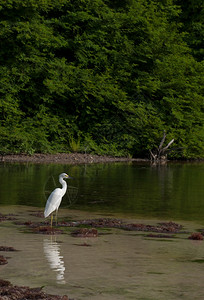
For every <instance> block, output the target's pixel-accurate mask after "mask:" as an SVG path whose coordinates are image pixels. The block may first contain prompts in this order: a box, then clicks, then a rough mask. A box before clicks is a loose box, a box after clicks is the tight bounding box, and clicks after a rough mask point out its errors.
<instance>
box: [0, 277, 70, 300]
mask: <svg viewBox="0 0 204 300" xmlns="http://www.w3.org/2000/svg"><path fill="white" fill-rule="evenodd" d="M0 299H2V300H22V299H26V300H31V299H39V300H40V299H45V300H71V299H70V298H68V296H66V295H64V296H57V295H50V294H46V293H44V292H43V291H42V288H29V287H27V286H16V285H12V284H11V283H10V282H9V281H7V280H2V279H0ZM72 300H73V299H72Z"/></svg>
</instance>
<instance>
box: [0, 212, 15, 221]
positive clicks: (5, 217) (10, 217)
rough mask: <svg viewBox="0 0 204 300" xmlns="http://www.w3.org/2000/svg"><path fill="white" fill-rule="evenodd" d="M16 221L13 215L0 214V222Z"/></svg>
mask: <svg viewBox="0 0 204 300" xmlns="http://www.w3.org/2000/svg"><path fill="white" fill-rule="evenodd" d="M13 220H16V218H15V215H14V214H6V215H5V214H2V213H0V222H2V221H13Z"/></svg>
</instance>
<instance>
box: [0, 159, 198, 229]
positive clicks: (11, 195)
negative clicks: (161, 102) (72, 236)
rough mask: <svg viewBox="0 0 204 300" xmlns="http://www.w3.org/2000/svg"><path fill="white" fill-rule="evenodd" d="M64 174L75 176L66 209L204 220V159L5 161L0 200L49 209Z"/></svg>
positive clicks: (1, 167) (0, 167)
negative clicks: (78, 162) (57, 162)
mask: <svg viewBox="0 0 204 300" xmlns="http://www.w3.org/2000/svg"><path fill="white" fill-rule="evenodd" d="M62 172H67V173H68V174H70V175H71V176H73V177H74V179H73V180H69V181H68V183H69V185H70V189H69V192H68V193H67V195H66V196H65V197H64V200H63V202H62V207H70V204H71V208H77V209H82V210H87V211H101V212H108V213H111V212H113V213H116V212H118V213H124V214H131V215H133V216H137V217H138V216H141V217H144V216H145V217H148V218H149V217H150V218H151V217H153V218H162V219H164V218H167V219H168V218H170V219H181V220H193V221H199V222H202V223H203V221H204V197H203V195H204V163H169V164H168V165H166V166H160V167H159V166H158V167H152V166H150V165H149V164H137V163H130V164H128V163H115V164H90V165H78V166H68V165H54V164H49V165H40V164H1V165H0V203H1V204H2V205H12V204H13V205H28V206H37V207H44V205H45V202H46V198H47V196H48V195H49V193H50V192H51V191H52V189H53V188H55V187H56V186H59V183H58V174H59V173H62ZM76 193H77V197H76Z"/></svg>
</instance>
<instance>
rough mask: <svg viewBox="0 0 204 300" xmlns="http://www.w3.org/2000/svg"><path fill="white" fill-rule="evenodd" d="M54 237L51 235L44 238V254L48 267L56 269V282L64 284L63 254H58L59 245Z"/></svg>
mask: <svg viewBox="0 0 204 300" xmlns="http://www.w3.org/2000/svg"><path fill="white" fill-rule="evenodd" d="M53 238H54V239H56V237H51V239H50V240H48V239H45V240H44V242H43V247H44V254H45V257H46V258H47V260H48V262H49V265H50V268H51V269H52V270H54V271H56V273H57V275H56V282H57V283H60V284H65V283H66V282H65V279H64V272H65V266H64V261H63V256H61V255H60V245H59V243H58V242H57V241H56V240H53Z"/></svg>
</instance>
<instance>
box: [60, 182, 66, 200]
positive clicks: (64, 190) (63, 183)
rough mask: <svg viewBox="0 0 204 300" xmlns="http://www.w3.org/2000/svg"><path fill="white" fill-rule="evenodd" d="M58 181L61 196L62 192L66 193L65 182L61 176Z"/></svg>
mask: <svg viewBox="0 0 204 300" xmlns="http://www.w3.org/2000/svg"><path fill="white" fill-rule="evenodd" d="M59 182H60V183H61V185H62V193H63V196H64V194H65V193H66V190H67V183H66V181H65V180H64V179H63V178H59Z"/></svg>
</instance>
